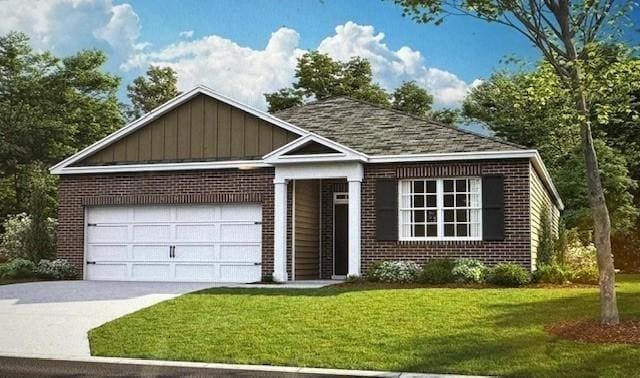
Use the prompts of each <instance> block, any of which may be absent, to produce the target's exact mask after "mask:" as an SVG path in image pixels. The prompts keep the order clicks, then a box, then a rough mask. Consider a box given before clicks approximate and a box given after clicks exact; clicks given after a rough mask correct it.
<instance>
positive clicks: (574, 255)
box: [561, 231, 598, 270]
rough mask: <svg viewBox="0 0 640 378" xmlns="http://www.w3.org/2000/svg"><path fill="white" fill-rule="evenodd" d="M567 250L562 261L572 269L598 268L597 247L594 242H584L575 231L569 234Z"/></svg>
mask: <svg viewBox="0 0 640 378" xmlns="http://www.w3.org/2000/svg"><path fill="white" fill-rule="evenodd" d="M567 239H568V240H567V250H566V252H565V255H564V258H563V260H562V261H561V263H562V264H563V265H564V266H566V267H568V268H570V269H572V270H580V269H597V268H598V260H597V256H596V247H595V246H594V245H593V243H588V244H584V243H583V242H582V241H581V240H580V238H579V236H578V234H577V233H576V232H575V231H573V232H570V233H568V235H567Z"/></svg>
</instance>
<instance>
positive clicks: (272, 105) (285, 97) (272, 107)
mask: <svg viewBox="0 0 640 378" xmlns="http://www.w3.org/2000/svg"><path fill="white" fill-rule="evenodd" d="M264 97H265V99H266V100H267V104H269V108H268V109H267V110H268V111H269V112H270V113H274V112H277V111H278V110H283V109H287V108H291V107H294V106H300V105H302V104H304V95H303V94H302V92H301V91H300V90H297V89H293V88H282V89H280V90H279V91H277V92H273V93H265V95H264Z"/></svg>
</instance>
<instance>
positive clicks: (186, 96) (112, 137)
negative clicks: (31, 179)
mask: <svg viewBox="0 0 640 378" xmlns="http://www.w3.org/2000/svg"><path fill="white" fill-rule="evenodd" d="M199 94H204V95H206V96H209V97H212V98H215V99H216V100H218V101H221V102H224V103H227V104H229V105H231V106H234V107H236V108H238V109H241V110H243V111H246V112H247V113H250V114H253V115H254V116H256V117H258V118H259V119H262V120H264V121H267V122H269V123H272V124H275V125H277V126H279V127H282V128H283V129H285V130H288V131H291V132H293V133H295V134H298V135H301V136H303V135H307V134H309V132H308V131H306V130H304V129H302V128H300V127H298V126H295V125H292V124H290V123H288V122H285V121H283V120H281V119H279V118H277V117H274V116H272V115H271V114H269V113H267V112H264V111H262V110H259V109H256V108H254V107H251V106H248V105H244V104H242V103H240V102H238V101H236V100H234V99H232V98H229V97H227V96H224V95H222V94H220V93H217V92H215V91H213V90H212V89H210V88H207V87H205V86H202V85H200V86H197V87H195V88H194V89H192V90H190V91H188V92H185V93H182V94H181V95H179V96H176V97H175V98H173V99H171V100H169V101H167V102H166V103H164V104H162V105H160V106H158V107H157V108H155V109H153V110H151V111H150V112H149V113H147V114H145V115H143V116H142V117H140V118H138V119H137V120H135V121H133V122H131V123H129V124H128V125H126V126H124V127H122V128H121V129H119V130H117V131H115V132H114V133H112V134H109V135H107V136H106V137H104V138H102V139H101V140H99V141H97V142H96V143H94V144H92V145H90V146H89V147H86V148H84V149H83V150H81V151H80V152H78V153H76V154H74V155H72V156H70V157H68V158H66V159H64V160H63V161H61V162H59V163H58V164H56V165H54V166H53V167H51V168H49V170H50V172H51V173H53V174H57V173H56V172H58V171H59V168H63V167H68V166H69V165H71V164H73V163H76V162H78V161H80V160H82V159H84V158H85V157H87V156H89V155H91V154H92V153H94V152H97V151H99V150H100V149H102V148H105V147H106V146H108V145H109V144H111V143H114V142H116V141H118V140H119V139H122V138H123V137H125V136H127V135H129V134H131V133H133V132H134V131H136V130H138V129H139V128H141V127H143V126H145V125H147V124H149V122H151V121H153V120H154V119H156V118H157V117H159V116H161V115H162V114H164V113H166V112H167V111H169V110H171V109H173V108H175V107H176V106H178V105H180V104H182V103H184V102H187V101H188V100H190V99H191V98H193V97H195V96H197V95H199Z"/></svg>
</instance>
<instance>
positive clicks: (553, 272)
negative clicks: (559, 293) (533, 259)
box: [532, 264, 571, 284]
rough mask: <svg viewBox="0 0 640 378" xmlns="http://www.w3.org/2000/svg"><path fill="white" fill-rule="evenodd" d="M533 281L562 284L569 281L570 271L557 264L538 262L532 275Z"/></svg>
mask: <svg viewBox="0 0 640 378" xmlns="http://www.w3.org/2000/svg"><path fill="white" fill-rule="evenodd" d="M532 281H533V282H539V283H550V284H563V283H565V282H567V281H571V271H570V270H568V269H565V268H564V267H562V266H561V265H559V264H539V265H538V268H537V269H536V271H535V272H533V276H532Z"/></svg>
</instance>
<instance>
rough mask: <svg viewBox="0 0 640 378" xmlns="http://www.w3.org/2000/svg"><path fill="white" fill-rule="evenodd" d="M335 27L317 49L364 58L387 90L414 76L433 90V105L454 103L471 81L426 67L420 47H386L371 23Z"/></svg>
mask: <svg viewBox="0 0 640 378" xmlns="http://www.w3.org/2000/svg"><path fill="white" fill-rule="evenodd" d="M335 30H336V34H335V35H334V36H331V37H328V38H325V39H324V40H323V41H322V42H321V43H320V46H319V47H318V50H320V51H321V52H323V53H326V54H329V55H331V56H332V57H334V58H335V59H339V60H343V61H346V60H349V59H350V58H352V57H354V56H361V57H363V58H366V59H368V60H369V62H371V69H372V71H373V76H374V79H375V80H376V81H378V82H379V83H380V85H381V86H382V87H383V88H385V89H387V90H393V89H394V88H396V87H398V86H399V85H400V84H402V82H403V81H409V80H415V81H416V83H418V85H420V86H422V87H424V88H426V89H427V90H428V91H429V92H430V93H431V94H433V96H434V102H435V105H436V106H458V105H460V103H461V102H462V100H463V99H464V97H465V96H466V94H467V93H468V91H469V89H470V88H471V87H472V85H473V84H472V85H469V84H467V83H465V82H464V81H463V80H461V79H460V78H458V77H457V76H456V75H454V74H453V73H451V72H448V71H444V70H441V69H438V68H434V67H428V66H427V65H426V62H425V59H424V57H423V56H422V54H421V53H420V51H416V50H413V49H411V48H410V47H407V46H403V47H401V48H399V49H398V50H396V51H394V50H392V49H390V48H389V47H388V46H387V45H386V44H385V43H384V41H383V40H384V37H385V36H384V33H376V31H375V29H374V27H373V26H370V25H367V26H363V25H358V24H356V23H354V22H351V21H349V22H347V23H346V24H344V25H339V26H337V27H336V29H335ZM474 83H475V82H474Z"/></svg>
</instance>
